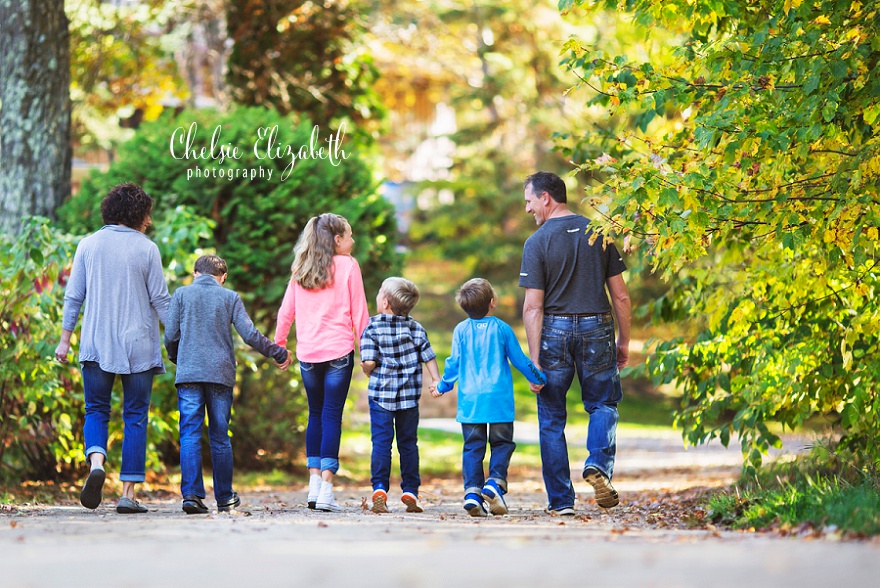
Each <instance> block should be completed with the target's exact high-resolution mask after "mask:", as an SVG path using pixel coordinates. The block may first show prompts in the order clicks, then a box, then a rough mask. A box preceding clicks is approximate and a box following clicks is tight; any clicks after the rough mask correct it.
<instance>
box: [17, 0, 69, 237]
mask: <svg viewBox="0 0 880 588" xmlns="http://www.w3.org/2000/svg"><path fill="white" fill-rule="evenodd" d="M0 28H2V30H0V231H4V232H11V233H17V232H19V231H20V230H21V227H22V226H23V224H24V223H25V222H26V220H27V218H28V217H29V216H32V215H41V216H48V217H50V218H51V217H53V215H54V212H55V208H56V207H57V206H58V205H60V204H61V203H62V202H63V201H64V200H65V199H66V198H67V197H68V196H69V195H70V159H71V148H70V41H69V33H68V22H67V16H66V15H65V14H64V0H0Z"/></svg>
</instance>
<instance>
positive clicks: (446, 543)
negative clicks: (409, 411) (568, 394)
mask: <svg viewBox="0 0 880 588" xmlns="http://www.w3.org/2000/svg"><path fill="white" fill-rule="evenodd" d="M424 424H426V425H429V426H432V425H437V426H438V427H439V425H440V423H431V422H428V423H424ZM518 435H521V436H522V437H520V439H519V440H520V441H521V442H528V435H529V430H528V427H525V426H523V427H518ZM798 449H799V442H798V441H797V440H788V443H787V446H786V450H788V451H797V450H798ZM619 451H620V453H619V461H618V466H617V467H618V472H619V475H618V476H616V478H615V485H616V487H617V488H618V489H619V490H620V491H621V497H622V503H621V505H620V506H619V507H617V508H615V509H612V510H610V511H605V510H603V509H600V508H598V507H597V506H596V504H595V502H593V500H592V493H591V490H589V488H588V486H587V485H586V484H585V483H584V482H583V481H581V480H579V478H578V477H577V475H578V473H579V470H580V464H578V463H573V464H572V466H573V467H572V470H573V472H572V473H573V479H575V480H576V489H577V491H578V505H577V516H575V517H572V518H556V517H550V516H548V515H546V514H545V513H544V512H543V508H544V502H545V497H544V494H543V488H542V484H541V482H540V476H539V472H537V471H535V472H531V473H529V472H519V475H518V477H519V481H516V482H512V483H511V492H510V501H509V504H510V507H511V514H510V515H509V516H506V517H498V518H489V519H479V520H478V519H473V518H470V517H468V516H467V514H466V513H465V512H464V510H462V508H461V505H460V483H459V481H458V480H446V479H426V480H425V481H424V482H425V483H424V486H423V490H424V492H423V503H424V505H425V507H426V512H425V513H422V514H408V513H405V512H403V505H401V504H400V503H399V502H397V501H398V500H399V495H398V494H396V493H392V494H391V495H390V497H389V498H390V504H391V506H392V509H393V512H392V513H391V514H388V515H375V514H373V513H371V512H369V511H367V510H365V506H366V502H365V501H366V500H368V498H369V494H370V488H369V487H367V486H346V487H342V488H340V489H339V491H338V492H337V499H338V500H339V501H340V502H341V503H342V504H343V506H344V507H345V512H343V513H338V514H329V513H317V512H312V511H309V510H308V509H307V508H305V504H304V501H305V489H304V488H301V487H293V488H281V489H278V488H249V489H246V490H242V489H240V492H241V493H242V497H243V501H244V502H243V505H242V507H241V509H239V510H238V511H237V512H235V513H232V514H225V513H224V514H221V513H217V512H212V513H210V514H208V515H204V516H187V515H185V514H183V513H182V512H181V511H180V503H179V500H178V498H177V497H175V496H171V495H170V494H165V495H162V494H161V493H159V494H156V495H153V496H149V497H147V498H146V500H145V502H147V503H148V504H149V506H150V508H151V512H150V513H148V514H146V515H118V514H116V512H115V511H114V510H113V506H114V505H115V500H114V498H113V497H112V496H107V497H106V499H105V502H104V504H102V505H101V507H99V508H98V510H96V511H86V510H85V509H83V508H82V507H80V506H78V505H75V504H72V503H71V504H59V505H51V506H45V505H39V506H33V505H19V506H14V507H10V508H5V509H4V511H3V512H2V514H0V563H2V566H3V568H2V569H3V573H2V576H0V577H2V579H0V586H3V587H17V586H28V587H30V586H53V587H54V586H71V587H75V586H110V585H116V586H185V585H195V584H199V585H203V586H250V585H255V584H257V585H268V586H276V585H280V586H308V587H314V586H357V587H361V586H368V587H369V586H377V587H378V586H382V587H388V586H414V587H421V586H463V585H464V584H465V583H467V584H470V585H483V586H491V587H492V588H496V587H497V588H506V587H508V586H536V585H537V586H575V585H617V586H695V587H705V586H743V585H748V586H827V585H829V584H834V583H840V582H841V581H846V582H847V584H851V585H855V586H871V585H876V583H877V582H876V578H877V577H880V542H877V541H861V542H852V541H839V540H837V539H838V538H837V537H835V536H834V534H831V535H826V536H824V537H822V538H818V539H817V538H780V537H777V536H774V535H770V534H761V533H742V532H729V531H719V530H717V529H714V528H713V527H712V526H711V525H707V524H706V521H705V520H703V519H702V518H701V517H700V512H699V511H698V510H697V505H698V504H699V499H700V496H701V495H702V493H704V492H706V491H707V489H708V488H715V487H718V486H723V485H727V484H730V483H731V482H732V481H733V480H734V478H735V476H736V474H737V472H738V470H739V467H740V464H741V457H740V455H739V451H738V450H737V449H725V448H723V447H721V446H720V445H719V446H717V447H716V446H712V445H710V446H708V447H701V448H690V449H687V450H685V449H684V448H683V447H682V443H681V440H680V438H679V437H678V436H677V435H675V434H670V435H668V436H667V435H657V434H655V433H651V434H647V433H645V434H639V433H631V432H627V433H625V434H622V435H621V438H620V441H619Z"/></svg>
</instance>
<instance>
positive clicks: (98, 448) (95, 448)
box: [85, 445, 107, 463]
mask: <svg viewBox="0 0 880 588" xmlns="http://www.w3.org/2000/svg"><path fill="white" fill-rule="evenodd" d="M93 453H100V454H101V455H103V456H104V460H105V461H106V460H107V450H106V449H104V448H103V447H101V446H99V445H92V446H91V447H89V448H88V449H86V450H85V454H86V463H89V456H90V455H92V454H93Z"/></svg>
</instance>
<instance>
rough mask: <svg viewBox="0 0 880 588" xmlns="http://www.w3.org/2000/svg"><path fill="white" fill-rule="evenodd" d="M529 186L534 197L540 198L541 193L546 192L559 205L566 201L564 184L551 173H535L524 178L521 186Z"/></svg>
mask: <svg viewBox="0 0 880 588" xmlns="http://www.w3.org/2000/svg"><path fill="white" fill-rule="evenodd" d="M529 184H531V185H532V192H534V193H535V195H536V196H540V195H541V194H542V193H544V192H547V193H548V194H550V197H551V198H552V199H553V200H555V201H556V202H559V203H560V204H565V202H566V201H567V200H568V196H567V193H566V190H565V182H563V181H562V178H560V177H559V176H557V175H556V174H554V173H553V172H546V171H539V172H535V173H533V174H532V175H530V176H529V177H527V178H526V181H525V182H524V183H523V186H524V187H526V188H528V186H529Z"/></svg>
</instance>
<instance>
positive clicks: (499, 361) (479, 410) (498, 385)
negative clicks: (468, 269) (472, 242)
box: [431, 278, 547, 517]
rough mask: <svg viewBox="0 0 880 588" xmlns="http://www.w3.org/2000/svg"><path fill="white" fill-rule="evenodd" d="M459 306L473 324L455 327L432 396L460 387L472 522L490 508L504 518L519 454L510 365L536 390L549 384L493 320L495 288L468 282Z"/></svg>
mask: <svg viewBox="0 0 880 588" xmlns="http://www.w3.org/2000/svg"><path fill="white" fill-rule="evenodd" d="M455 300H456V302H458V304H459V305H460V306H461V308H462V310H464V311H465V312H466V313H467V315H468V317H470V318H468V319H466V320H464V321H462V322H461V323H459V324H458V325H456V327H455V331H453V334H452V356H450V357H449V358H448V359H447V360H446V366H445V369H444V371H443V378H442V379H441V380H440V383H439V384H438V385H437V389H436V391H432V392H431V394H432V396H434V397H437V396H440V395H441V394H444V393H446V392H449V391H450V390H452V388H453V385H454V384H455V382H456V380H457V381H458V411H457V413H456V416H455V420H457V421H458V422H459V423H461V431H462V435H463V436H464V447H463V450H462V459H461V462H462V468H461V473H462V477H463V478H464V493H465V496H464V508H465V510H466V511H468V514H470V515H471V516H472V517H485V516H487V513H486V504H485V503H488V506H489V512H491V513H492V514H493V515H504V514H507V503H506V502H505V501H504V495H505V494H506V493H507V468H508V466H509V465H510V457H511V456H512V455H513V450H514V449H516V443H514V442H513V418H514V407H513V378H512V375H511V372H510V364H509V363H508V361H510V362H512V363H513V365H514V367H515V368H516V369H518V370H519V371H520V372H522V374H523V375H524V376H525V377H526V379H528V380H529V382H531V383H533V384H538V385H543V384H545V383H546V382H547V378H546V377H544V374H542V373H541V372H540V370H538V368H536V367H535V364H533V363H532V362H531V360H529V358H528V357H527V356H526V354H525V353H523V351H522V348H521V347H520V346H519V341H518V340H517V338H516V335H515V334H514V332H513V329H511V328H510V325H508V324H507V323H505V322H504V321H502V320H501V319H499V318H496V317H494V316H492V314H493V312H494V310H495V306H496V304H497V297H496V296H495V290H494V289H493V288H492V284H490V283H489V282H488V281H487V280H484V279H482V278H475V279H473V280H469V281H467V282H465V283H464V285H463V286H462V287H461V288H460V289H459V290H458V293H457V294H456V295H455ZM486 441H488V442H489V445H490V447H491V448H492V454H491V456H490V458H489V479H488V481H487V480H486V479H485V477H484V473H483V459H484V458H485V456H486ZM484 501H485V503H484Z"/></svg>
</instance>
